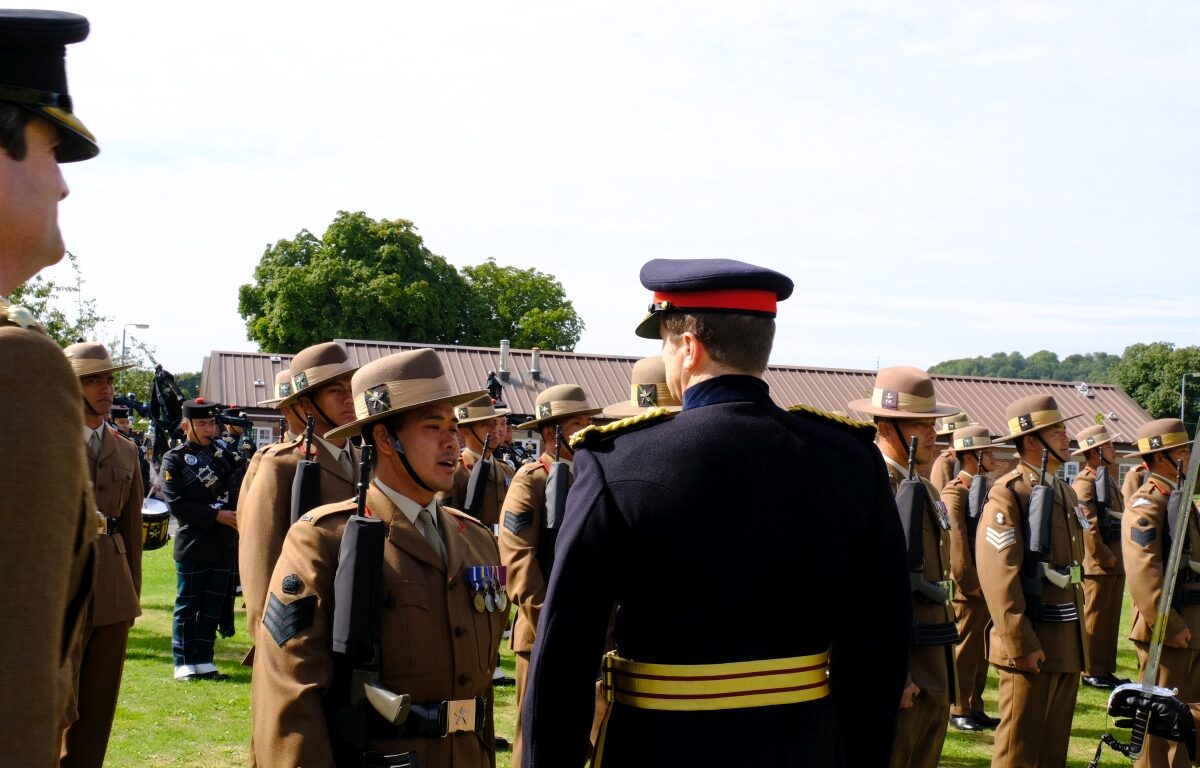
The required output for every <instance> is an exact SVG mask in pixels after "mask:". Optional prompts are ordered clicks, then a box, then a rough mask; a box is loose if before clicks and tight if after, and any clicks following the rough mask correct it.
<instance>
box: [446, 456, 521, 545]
mask: <svg viewBox="0 0 1200 768" xmlns="http://www.w3.org/2000/svg"><path fill="white" fill-rule="evenodd" d="M491 461H492V471H491V472H490V473H489V474H488V480H487V485H486V486H484V489H483V502H482V504H480V507H479V521H480V522H481V523H483V524H484V525H485V526H487V529H488V530H489V531H490V530H493V526H495V525H498V524H499V523H500V510H501V509H502V508H503V505H504V497H505V495H506V494H507V493H508V487H509V485H511V484H512V480H513V475H514V474H515V470H513V468H512V467H510V466H508V465H507V464H505V463H504V462H503V461H499V460H497V459H492V460H491ZM474 468H475V454H474V453H471V451H469V450H467V449H466V448H464V449H463V452H462V455H461V456H460V457H459V459H458V464H457V466H455V467H454V487H453V488H452V489H450V491H449V492H447V493H445V494H443V495H442V498H443V499H444V500H445V502H446V503H447V504H448V505H450V506H451V507H453V508H454V509H461V510H463V511H466V509H467V485H468V484H469V483H470V482H471V470H473V469H474Z"/></svg>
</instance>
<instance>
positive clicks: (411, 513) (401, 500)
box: [373, 477, 438, 530]
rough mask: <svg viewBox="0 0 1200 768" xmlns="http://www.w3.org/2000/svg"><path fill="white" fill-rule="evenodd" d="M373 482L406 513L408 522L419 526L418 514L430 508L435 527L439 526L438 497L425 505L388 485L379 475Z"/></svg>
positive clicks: (394, 504) (403, 513) (397, 507)
mask: <svg viewBox="0 0 1200 768" xmlns="http://www.w3.org/2000/svg"><path fill="white" fill-rule="evenodd" d="M373 482H374V483H375V487H376V488H378V489H379V490H380V491H382V492H383V495H384V496H387V498H388V501H390V502H392V505H393V506H395V507H396V509H398V510H400V514H402V515H404V517H405V519H407V520H408V522H410V523H412V526H413V527H414V528H416V527H417V515H419V514H421V510H422V509H427V510H429V516H430V517H431V518H433V527H434V528H437V527H438V513H437V499H436V498H434V499H433V500H432V501H430V502H429V503H428V504H426V505H425V506H421V505H420V504H418V503H417V502H415V501H413V500H412V499H410V498H408V497H407V496H405V495H404V494H402V493H400V492H399V491H397V490H395V489H393V488H391V487H390V486H388V485H386V484H385V483H384V482H383V481H382V480H380V479H379V478H378V477H377V478H375V479H374V481H373ZM418 530H420V529H418Z"/></svg>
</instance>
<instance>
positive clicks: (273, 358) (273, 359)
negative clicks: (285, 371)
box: [271, 355, 283, 363]
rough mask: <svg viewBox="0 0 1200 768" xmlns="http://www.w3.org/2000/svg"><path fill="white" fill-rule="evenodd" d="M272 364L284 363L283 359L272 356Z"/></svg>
mask: <svg viewBox="0 0 1200 768" xmlns="http://www.w3.org/2000/svg"><path fill="white" fill-rule="evenodd" d="M271 362H272V363H282V362H283V358H282V357H280V356H279V355H271Z"/></svg>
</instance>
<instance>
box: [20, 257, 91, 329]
mask: <svg viewBox="0 0 1200 768" xmlns="http://www.w3.org/2000/svg"><path fill="white" fill-rule="evenodd" d="M67 259H68V260H69V261H70V264H71V270H72V271H73V272H74V273H75V285H74V286H69V285H59V284H58V283H57V282H55V281H54V280H50V279H47V278H44V277H42V276H40V275H38V276H35V277H34V278H33V279H32V280H28V281H26V282H24V283H22V284H21V285H18V286H17V287H16V289H14V290H13V292H12V293H11V294H9V297H8V298H9V301H11V302H12V303H13V304H20V305H22V306H24V307H26V308H27V309H29V311H30V312H32V313H33V316H34V317H35V318H36V319H37V322H38V324H39V325H41V326H42V327H43V328H45V329H46V335H47V336H49V337H50V338H52V339H54V340H55V341H56V342H57V343H58V345H59V346H60V347H68V346H70V345H72V344H74V343H75V342H77V341H81V340H85V339H89V338H91V337H92V335H93V334H94V333H95V331H96V326H97V325H99V324H100V323H103V322H105V321H106V320H108V319H109V318H107V317H105V316H103V315H101V314H99V313H98V312H97V311H96V300H95V299H85V298H83V283H84V280H83V272H82V270H80V268H79V260H78V259H77V258H76V256H75V254H73V253H71V252H70V251H68V252H67ZM72 294H74V296H73V303H74V305H75V311H74V312H73V313H68V311H66V310H64V309H63V308H62V307H61V306H59V301H60V300H62V299H63V298H64V297H69V296H71V295H72Z"/></svg>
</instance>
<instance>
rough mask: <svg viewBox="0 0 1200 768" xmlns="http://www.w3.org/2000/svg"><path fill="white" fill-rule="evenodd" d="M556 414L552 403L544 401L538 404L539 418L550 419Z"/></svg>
mask: <svg viewBox="0 0 1200 768" xmlns="http://www.w3.org/2000/svg"><path fill="white" fill-rule="evenodd" d="M552 415H554V409H553V408H551V407H550V403H542V404H541V405H539V406H538V418H539V419H548V418H550V417H551V416H552Z"/></svg>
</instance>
